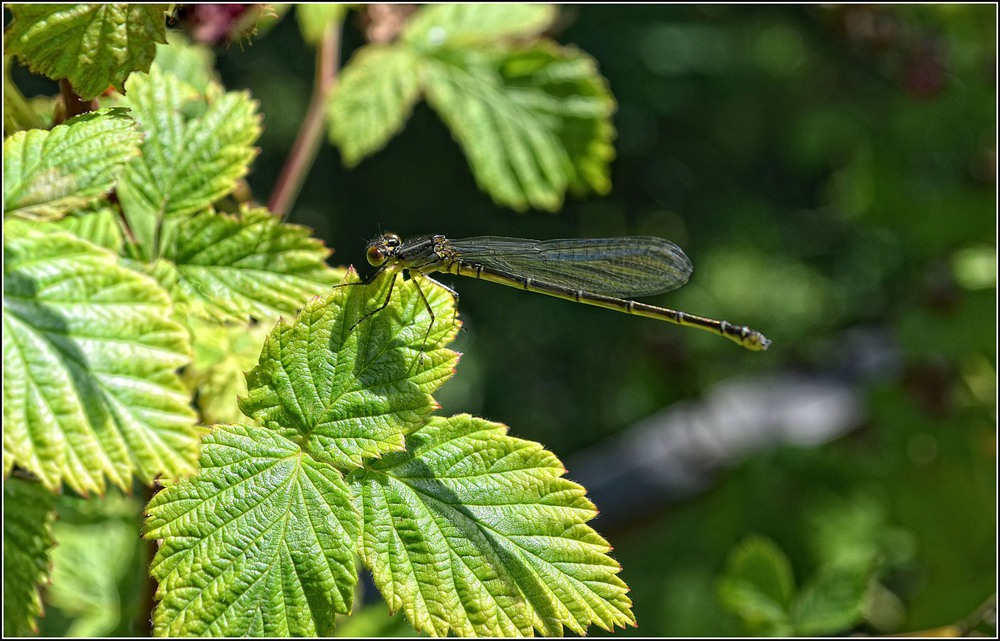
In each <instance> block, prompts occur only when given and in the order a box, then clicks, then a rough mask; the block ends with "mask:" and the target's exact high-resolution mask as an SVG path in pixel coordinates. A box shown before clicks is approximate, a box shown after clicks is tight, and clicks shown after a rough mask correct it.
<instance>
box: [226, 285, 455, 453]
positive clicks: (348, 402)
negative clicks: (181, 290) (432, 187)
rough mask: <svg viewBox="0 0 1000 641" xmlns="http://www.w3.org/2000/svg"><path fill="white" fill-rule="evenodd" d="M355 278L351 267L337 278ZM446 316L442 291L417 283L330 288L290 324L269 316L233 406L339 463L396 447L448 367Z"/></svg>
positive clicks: (449, 307)
mask: <svg viewBox="0 0 1000 641" xmlns="http://www.w3.org/2000/svg"><path fill="white" fill-rule="evenodd" d="M356 280H357V275H356V274H355V273H354V272H353V270H352V271H349V272H348V276H347V279H346V280H345V281H344V283H354V282H356ZM390 289H391V295H392V297H391V299H390V300H389V301H388V304H387V305H386V306H385V308H384V309H381V310H379V308H380V307H381V306H382V305H383V304H385V302H386V296H387V295H388V294H389V293H390V292H389V290H390ZM427 305H430V307H431V308H432V309H433V310H434V311H433V313H434V318H433V322H432V317H431V315H430V313H429V311H428V309H427ZM366 316H367V318H365V317H366ZM454 316H455V308H454V300H453V299H452V297H451V295H450V294H449V293H448V292H447V290H445V289H444V288H443V287H441V286H440V285H437V284H436V283H431V282H429V281H427V280H426V279H422V282H421V283H420V285H418V284H417V282H416V281H414V280H403V279H402V278H398V277H397V278H392V277H381V278H378V279H376V280H375V282H374V283H373V284H372V285H370V286H365V285H358V284H346V285H344V286H338V287H336V288H334V289H333V291H332V292H331V293H330V294H329V295H328V296H327V297H326V298H324V299H313V300H311V301H310V302H309V303H307V304H306V306H305V308H304V309H303V310H302V312H301V313H300V314H299V316H298V318H296V319H295V320H294V321H292V322H288V321H286V320H284V319H282V320H279V321H278V324H277V325H276V326H275V328H274V330H273V331H272V333H271V335H270V336H269V337H268V339H267V341H266V342H265V343H264V350H263V352H262V353H261V355H260V361H259V363H258V365H257V367H255V368H254V369H253V370H252V371H251V372H250V373H249V374H247V386H248V387H249V390H250V394H249V397H248V398H246V399H240V408H241V409H242V411H243V413H244V414H246V415H247V416H249V417H251V418H254V419H256V420H258V421H261V422H262V423H263V424H264V425H267V426H268V427H270V428H271V429H274V430H276V431H277V432H278V433H280V434H282V435H284V436H285V437H287V438H290V439H298V440H301V441H302V442H303V443H304V445H303V447H304V448H305V449H306V450H307V451H310V452H329V453H330V455H331V456H332V457H333V460H334V462H335V464H336V465H337V466H338V467H340V468H349V467H357V466H360V465H361V464H362V459H363V458H364V457H378V456H381V455H382V454H384V453H386V452H391V451H398V450H402V449H403V448H404V438H403V437H404V435H405V434H406V433H408V432H410V431H412V430H414V429H416V428H417V427H419V426H420V425H421V424H422V423H423V420H424V418H425V417H426V416H427V414H429V413H430V411H431V410H432V409H433V408H434V403H433V399H432V398H431V396H430V395H431V392H433V391H434V390H436V389H437V388H438V387H440V386H441V384H442V383H443V382H444V381H445V380H446V379H447V378H449V377H450V376H451V374H452V373H453V371H454V366H455V363H456V361H457V359H458V355H457V354H456V353H455V352H452V351H451V350H448V349H446V348H445V347H444V345H446V344H447V343H448V342H450V341H451V340H452V339H453V338H454V336H455V333H456V332H457V331H458V324H457V323H456V322H453V319H454ZM363 318H365V320H363V321H362V319H363Z"/></svg>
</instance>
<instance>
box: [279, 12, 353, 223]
mask: <svg viewBox="0 0 1000 641" xmlns="http://www.w3.org/2000/svg"><path fill="white" fill-rule="evenodd" d="M342 24H343V23H341V22H338V23H337V24H336V25H334V26H332V27H331V28H330V29H329V31H327V33H326V35H325V36H324V37H323V41H322V42H321V43H320V45H319V47H317V49H316V81H315V83H314V86H313V95H312V98H311V99H310V101H309V110H308V111H307V112H306V116H305V118H304V119H303V121H302V127H301V128H300V129H299V135H298V137H296V139H295V144H294V145H293V146H292V151H291V153H290V154H289V155H288V159H287V160H286V161H285V166H284V167H283V168H282V170H281V175H280V176H279V177H278V182H277V184H275V186H274V191H273V192H272V193H271V199H270V201H269V202H268V204H267V207H268V209H269V210H270V211H271V213H273V214H275V215H276V216H282V217H284V216H286V215H287V214H288V211H289V210H290V209H291V208H292V205H293V204H294V202H295V199H296V198H298V195H299V191H300V190H301V189H302V183H303V182H305V179H306V176H307V175H308V174H309V170H310V169H311V168H312V165H313V162H314V161H315V160H316V153H317V152H318V151H319V145H320V142H321V140H322V137H323V125H324V115H325V112H326V98H327V96H328V95H329V93H330V90H331V89H332V88H333V86H334V83H336V81H337V73H338V72H339V70H340V30H341V25H342Z"/></svg>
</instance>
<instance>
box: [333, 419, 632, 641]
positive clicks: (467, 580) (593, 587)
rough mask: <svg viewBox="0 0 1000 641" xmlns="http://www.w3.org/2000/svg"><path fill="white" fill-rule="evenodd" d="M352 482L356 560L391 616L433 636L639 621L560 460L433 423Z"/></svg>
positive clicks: (461, 426) (487, 428)
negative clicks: (357, 524) (359, 524)
mask: <svg viewBox="0 0 1000 641" xmlns="http://www.w3.org/2000/svg"><path fill="white" fill-rule="evenodd" d="M408 442H409V448H408V451H407V452H405V453H398V454H390V455H388V456H386V457H385V458H384V459H383V460H382V461H381V462H377V463H373V464H372V465H370V466H369V467H368V469H366V470H365V471H364V472H360V471H359V472H357V473H355V475H352V477H353V478H354V480H353V482H352V488H353V489H354V492H355V494H356V495H357V497H358V501H359V503H360V510H361V512H362V520H363V523H364V534H363V539H362V545H361V554H362V557H363V559H364V561H365V564H366V565H367V566H368V567H369V568H370V569H371V570H372V572H373V574H374V577H375V582H376V584H377V585H378V587H379V589H380V590H381V591H382V594H383V596H384V597H385V598H386V600H387V601H388V603H389V607H390V608H391V609H393V610H396V609H402V610H403V611H404V612H405V613H406V615H407V617H408V618H409V619H410V621H411V623H412V624H413V625H414V626H415V627H416V628H417V629H418V630H422V631H424V632H428V633H430V634H432V635H435V636H444V635H446V634H448V633H452V634H456V635H459V636H472V635H480V636H481V635H486V636H513V635H531V634H532V629H535V630H537V631H538V632H540V633H542V634H544V635H549V636H551V635H560V634H562V632H563V625H565V626H567V627H569V628H570V629H571V630H572V631H573V632H575V633H578V634H584V633H585V632H586V629H587V627H588V626H589V625H591V624H592V623H596V624H597V625H599V626H600V627H602V628H605V629H611V628H613V627H614V626H616V625H621V626H624V625H625V624H632V625H634V619H633V616H632V614H631V610H630V608H631V601H630V600H629V599H628V597H627V596H626V592H627V590H628V589H627V587H626V586H625V584H624V583H623V582H622V581H621V580H620V579H619V578H618V576H617V573H618V571H619V569H620V567H619V565H618V563H617V562H616V561H614V560H613V559H612V558H611V557H609V556H608V555H607V552H608V551H609V550H610V547H609V546H608V544H607V542H606V541H605V540H604V539H602V538H601V537H600V536H599V535H598V534H597V533H596V532H594V530H593V529H591V528H590V527H588V526H587V525H586V522H587V521H588V520H590V519H591V518H593V517H594V516H595V515H596V510H595V509H594V506H593V505H592V504H591V503H590V501H589V500H587V498H586V497H585V496H584V489H583V488H582V487H580V486H579V485H576V484H575V483H572V482H570V481H568V480H566V479H563V478H561V476H562V475H563V473H564V472H565V470H564V469H563V466H562V464H561V463H560V462H559V460H558V459H557V458H556V457H555V456H554V455H553V454H552V453H550V452H547V451H545V450H544V449H542V447H541V446H540V445H538V444H537V443H532V442H529V441H523V440H520V439H516V438H511V437H508V436H506V427H505V426H503V425H499V424H496V423H491V422H488V421H485V420H482V419H476V418H473V417H471V416H468V415H459V416H454V417H452V418H450V419H444V418H432V419H431V420H430V421H429V422H428V423H427V424H426V425H425V426H424V427H423V428H421V429H420V430H419V431H417V432H415V433H413V434H411V435H410V436H409V437H408Z"/></svg>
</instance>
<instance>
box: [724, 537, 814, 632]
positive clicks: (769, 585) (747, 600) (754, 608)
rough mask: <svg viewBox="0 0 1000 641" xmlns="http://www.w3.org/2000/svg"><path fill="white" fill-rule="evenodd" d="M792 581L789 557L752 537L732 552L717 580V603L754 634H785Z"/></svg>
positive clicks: (792, 588) (769, 543)
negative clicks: (737, 617)
mask: <svg viewBox="0 0 1000 641" xmlns="http://www.w3.org/2000/svg"><path fill="white" fill-rule="evenodd" d="M794 592H795V579H794V577H793V575H792V568H791V564H790V563H789V562H788V557H786V556H785V554H784V553H783V552H782V551H781V549H780V548H778V546H776V545H775V544H774V543H772V542H771V541H769V540H767V539H763V538H759V537H751V538H749V539H746V540H745V541H743V542H742V543H741V544H740V545H739V546H738V547H737V548H736V550H734V551H733V553H732V555H731V556H730V558H729V561H728V563H727V565H726V573H725V575H724V576H723V577H722V578H721V579H720V580H719V587H718V594H719V601H720V602H721V603H722V605H723V607H725V608H726V609H727V610H729V611H730V612H733V613H734V614H736V615H738V616H739V617H740V618H741V619H743V621H744V622H745V623H746V625H747V626H748V628H750V629H751V630H753V631H761V632H764V633H767V634H777V635H781V634H788V633H789V632H790V631H791V628H790V627H789V611H790V608H791V603H792V598H793V596H794Z"/></svg>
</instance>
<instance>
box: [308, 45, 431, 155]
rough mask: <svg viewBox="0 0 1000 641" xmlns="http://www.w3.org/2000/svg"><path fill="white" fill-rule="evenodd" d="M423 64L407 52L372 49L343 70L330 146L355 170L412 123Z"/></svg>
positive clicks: (331, 113) (334, 97)
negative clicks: (363, 160)
mask: <svg viewBox="0 0 1000 641" xmlns="http://www.w3.org/2000/svg"><path fill="white" fill-rule="evenodd" d="M419 77H420V59H419V58H418V57H417V56H416V55H414V53H413V52H411V51H410V50H408V49H404V48H400V47H395V46H377V45H376V46H369V47H364V48H363V49H361V50H360V51H359V52H358V54H357V55H356V56H355V57H354V58H352V59H351V64H349V65H347V66H346V67H344V73H343V75H342V77H341V80H340V83H339V84H338V86H337V88H336V89H335V90H334V91H333V92H332V94H331V96H330V100H329V102H328V103H327V119H328V121H329V123H330V126H329V134H330V140H332V141H333V142H335V143H336V144H337V145H338V146H339V147H340V152H341V154H343V157H344V162H345V163H346V164H347V165H348V166H353V165H356V164H358V163H359V162H361V160H362V159H364V158H365V157H366V156H368V155H370V154H372V153H374V152H375V151H378V150H379V149H381V148H382V147H384V146H385V144H386V143H387V142H388V141H389V139H390V138H392V137H393V136H394V135H395V134H396V133H397V132H399V130H400V129H402V128H403V123H405V122H406V119H407V118H409V116H410V112H411V111H412V110H413V105H414V103H416V101H417V98H419V97H420V82H419Z"/></svg>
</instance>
